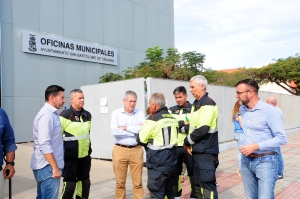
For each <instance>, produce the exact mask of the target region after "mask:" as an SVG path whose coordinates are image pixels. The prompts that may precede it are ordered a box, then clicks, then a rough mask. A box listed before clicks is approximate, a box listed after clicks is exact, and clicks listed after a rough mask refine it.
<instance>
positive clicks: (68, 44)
mask: <svg viewBox="0 0 300 199" xmlns="http://www.w3.org/2000/svg"><path fill="white" fill-rule="evenodd" d="M22 42H23V52H26V53H33V54H40V55H47V56H53V57H62V58H67V59H76V60H81V61H89V62H97V63H103V64H110V65H117V60H118V59H117V51H116V50H114V49H110V48H105V47H102V46H97V45H90V44H85V43H81V42H77V41H72V40H66V39H62V38H59V37H50V36H48V35H41V34H36V33H32V32H22Z"/></svg>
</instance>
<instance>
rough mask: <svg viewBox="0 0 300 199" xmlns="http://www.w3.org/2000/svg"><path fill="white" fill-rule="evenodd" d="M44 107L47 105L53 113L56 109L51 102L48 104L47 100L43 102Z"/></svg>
mask: <svg viewBox="0 0 300 199" xmlns="http://www.w3.org/2000/svg"><path fill="white" fill-rule="evenodd" d="M45 107H47V108H48V109H49V110H50V111H52V112H53V113H55V112H57V110H58V109H56V108H55V107H54V106H52V105H51V104H49V103H48V102H46V103H45Z"/></svg>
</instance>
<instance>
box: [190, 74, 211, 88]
mask: <svg viewBox="0 0 300 199" xmlns="http://www.w3.org/2000/svg"><path fill="white" fill-rule="evenodd" d="M191 81H196V83H197V84H198V85H199V86H201V84H203V85H204V88H205V90H206V87H207V84H208V83H207V79H206V78H205V77H204V76H202V75H196V76H194V77H192V78H191V79H190V82H191Z"/></svg>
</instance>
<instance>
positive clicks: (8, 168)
mask: <svg viewBox="0 0 300 199" xmlns="http://www.w3.org/2000/svg"><path fill="white" fill-rule="evenodd" d="M6 170H9V173H8V175H6ZM15 172H16V171H15V167H14V166H13V165H11V164H7V165H6V166H5V167H4V169H3V176H4V178H5V179H11V178H12V177H13V176H14V174H15Z"/></svg>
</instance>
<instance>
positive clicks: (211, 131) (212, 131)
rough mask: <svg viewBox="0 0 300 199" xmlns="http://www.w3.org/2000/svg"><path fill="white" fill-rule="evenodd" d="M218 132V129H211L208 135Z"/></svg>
mask: <svg viewBox="0 0 300 199" xmlns="http://www.w3.org/2000/svg"><path fill="white" fill-rule="evenodd" d="M217 131H218V128H215V129H209V131H208V133H215V132H217Z"/></svg>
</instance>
